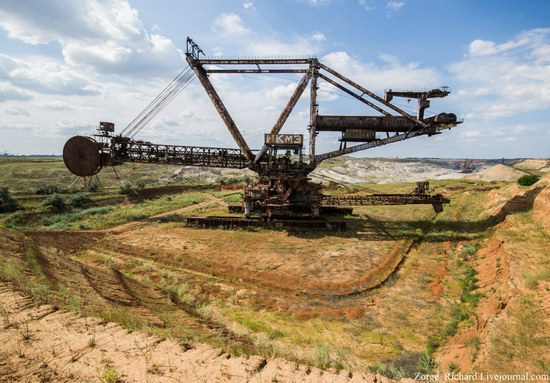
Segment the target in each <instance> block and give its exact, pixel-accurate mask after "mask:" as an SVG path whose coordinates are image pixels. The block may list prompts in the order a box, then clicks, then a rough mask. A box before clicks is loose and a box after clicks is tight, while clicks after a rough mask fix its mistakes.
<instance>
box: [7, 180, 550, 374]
mask: <svg viewBox="0 0 550 383" xmlns="http://www.w3.org/2000/svg"><path fill="white" fill-rule="evenodd" d="M548 180H549V179H548V177H544V178H543V179H542V180H541V181H540V182H541V183H540V185H538V186H537V185H534V186H533V187H530V188H522V187H519V186H517V185H512V184H510V185H506V186H502V187H501V185H499V187H498V188H497V187H495V188H493V190H489V189H487V188H478V189H475V187H474V186H472V188H471V189H468V190H466V186H464V187H461V188H458V189H453V190H454V191H451V189H449V190H448V192H452V193H453V195H452V201H453V202H452V203H451V205H450V206H447V207H446V210H445V212H444V213H442V214H440V215H437V216H435V215H434V214H433V212H432V211H431V210H430V208H429V207H406V208H405V207H400V208H399V210H389V209H388V208H387V207H386V208H372V209H371V208H369V209H367V208H358V209H356V210H357V213H356V216H354V217H352V218H350V221H351V222H352V224H351V225H350V226H351V227H352V230H350V231H348V232H346V233H336V234H333V233H331V234H326V233H311V232H299V231H289V232H286V231H267V230H260V231H245V230H237V231H229V230H199V229H192V228H187V227H184V226H183V225H182V224H181V223H179V222H174V221H172V222H166V221H163V218H166V217H169V216H173V215H177V214H188V213H191V212H192V211H193V210H194V209H201V208H206V207H208V206H211V205H213V204H214V205H216V204H217V205H219V206H220V208H221V207H224V206H225V205H224V203H223V201H221V200H220V199H217V198H216V197H214V195H212V197H211V198H208V199H207V200H206V201H204V202H201V203H199V204H196V205H194V206H190V207H185V208H182V209H178V210H176V211H171V212H168V213H163V214H161V215H158V216H155V217H149V219H147V220H145V221H141V222H131V223H127V224H124V225H120V226H117V227H114V228H111V229H107V230H96V231H92V230H81V231H72V232H71V231H57V232H56V231H51V232H48V231H31V232H27V233H15V232H12V231H7V230H0V238H1V240H0V252H1V253H2V256H3V257H4V259H10V260H11V261H12V263H11V264H10V265H11V266H12V268H11V269H10V268H6V267H7V266H6V265H8V264H6V263H4V264H3V269H2V272H3V275H8V276H11V278H12V279H13V281H15V282H17V281H19V282H20V281H23V282H25V283H27V282H33V283H34V284H35V286H36V287H35V288H34V290H33V291H28V293H29V294H24V293H18V292H16V291H15V290H14V288H13V285H15V284H16V283H14V284H13V285H12V284H10V283H7V282H2V283H1V284H0V303H1V306H0V309H1V311H0V313H1V314H2V316H1V317H0V319H1V320H2V321H3V326H2V327H1V331H0V344H1V345H2V346H0V381H6V382H8V381H29V382H42V381H52V382H53V381H56V382H57V381H62V382H63V381H65V382H69V381H71V382H72V381H76V382H88V381H106V382H107V381H111V382H114V381H117V379H116V378H118V379H119V380H120V381H124V382H157V381H158V382H164V381H166V382H168V381H181V382H195V381H196V382H203V381H204V382H206V381H208V382H210V381H219V382H226V381H235V382H237V381H239V382H240V381H258V382H264V381H279V382H302V381H308V382H309V381H311V382H318V381H327V382H329V381H330V382H332V381H335V382H339V381H342V382H347V381H357V382H359V381H361V382H363V381H366V382H387V381H389V380H387V378H383V377H382V376H380V375H373V374H370V373H368V372H367V371H369V367H372V366H384V365H385V364H386V363H393V362H394V361H395V360H398V361H399V360H401V363H402V364H401V365H400V366H404V365H405V362H403V360H405V361H407V360H412V358H413V357H414V358H417V357H418V356H419V355H420V354H422V353H424V352H425V350H426V344H427V343H428V340H429V339H430V337H433V336H438V334H441V333H443V332H444V331H445V329H446V328H447V327H448V325H449V322H450V320H451V319H450V318H451V317H452V315H454V314H453V312H452V309H451V307H452V305H454V304H456V303H457V302H459V301H460V299H461V294H462V291H461V286H460V282H461V278H463V275H458V274H457V271H456V270H457V264H459V263H460V264H464V263H466V264H468V265H470V266H471V267H472V268H473V269H474V270H475V272H476V280H477V282H476V283H477V286H476V291H478V292H479V293H481V294H482V295H483V296H482V298H481V299H480V301H479V303H478V304H477V306H476V307H475V310H474V311H473V312H472V313H469V316H468V319H467V320H463V321H461V322H460V323H459V324H458V326H457V331H456V332H455V333H454V334H452V335H450V336H448V337H446V338H445V339H444V340H443V343H442V344H441V345H440V348H439V349H438V351H437V352H436V354H435V357H436V361H437V363H438V364H439V367H438V368H440V369H441V371H446V370H448V369H449V366H451V365H456V366H458V368H460V370H461V371H469V370H471V369H476V368H477V369H479V368H483V369H489V368H490V367H491V366H496V367H491V368H498V367H499V366H500V368H505V366H511V367H510V369H512V368H519V367H526V368H527V369H528V370H530V371H537V368H538V367H537V365H541V364H540V363H543V364H542V365H543V366H546V364H544V363H548V365H550V360H548V358H547V357H546V356H544V351H543V350H545V347H547V346H550V344H548V342H547V341H545V340H544V339H546V338H545V336H547V334H548V333H549V332H548V331H547V330H548V329H547V327H545V326H548V324H549V323H547V322H548V320H547V318H548V317H550V315H549V314H550V312H549V310H550V309H549V307H550V296H549V295H548V291H550V285H549V283H550V282H548V280H550V277H549V275H550V274H544V273H543V271H544V270H545V269H547V265H548V262H550V259H548V256H547V255H548V254H547V252H546V250H547V249H548V246H550V239H549V233H548V227H549V226H548V225H549V224H548V219H547V217H548V214H547V213H548V211H549V210H548V209H549V206H550V204H549V201H550V198H549V194H548V190H549V189H548V187H547V186H548V183H549V182H548ZM463 206H468V207H469V208H468V209H464V208H463ZM377 209H378V210H377ZM468 246H469V247H470V248H475V249H476V250H474V251H473V252H471V253H470V254H469V253H467V252H466V251H465V250H464V249H466V248H467V247H468ZM476 246H477V247H476ZM477 249H479V250H477ZM14 265H15V266H14ZM541 270H542V271H541ZM23 284H24V283H23ZM43 290H44V291H46V292H45V293H43V294H42V296H43V297H46V298H45V299H42V300H41V299H40V297H41V291H42V292H43ZM54 292H55V294H54ZM48 293H50V295H48ZM29 295H33V296H34V298H29ZM50 296H53V297H54V298H50ZM37 297H38V299H37ZM525 297H528V298H529V299H528V300H526V298H525ZM45 301H46V302H47V303H48V304H44V302H45ZM526 302H527V303H526ZM526 304H528V305H529V307H528V309H525V305H526ZM521 309H525V310H524V311H525V312H526V313H529V315H531V317H532V318H535V317H536V318H538V316H537V315H540V314H542V315H543V319H541V321H539V322H532V323H531V322H529V323H531V325H532V326H533V328H537V329H539V331H540V332H541V334H542V335H541V337H540V339H539V337H538V335H536V336H535V337H531V338H529V337H528V336H527V335H526V337H527V338H525V339H527V340H528V341H525V342H526V343H525V344H521V341H522V340H521V339H520V340H519V341H518V340H517V339H515V338H513V337H512V338H509V339H508V338H507V339H505V340H502V339H499V338H497V337H496V335H497V334H499V332H502V331H504V332H506V333H510V334H516V333H518V334H523V333H525V334H528V333H529V331H531V330H530V329H531V328H530V327H529V328H527V327H521V325H520V322H521V321H518V320H519V318H523V317H521V315H519V314H517V313H518V312H519V310H521ZM77 313H80V314H77ZM518 315H519V316H518ZM545 318H546V319H545ZM115 322H117V323H119V324H115ZM120 324H122V326H121V325H120ZM522 339H523V338H522ZM506 342H510V344H512V345H513V344H514V342H516V343H517V342H519V344H520V346H521V347H520V346H517V347H520V348H514V347H515V346H507V345H508V343H506ZM529 342H531V343H529ZM506 349H514V352H516V351H517V350H520V349H521V350H528V349H530V350H533V351H528V352H527V351H521V352H523V354H517V355H520V356H517V355H516V359H517V358H522V359H525V360H526V361H523V360H522V362H523V364H522V363H519V362H517V360H514V359H512V360H511V361H510V360H507V359H505V358H504V357H502V356H499V355H503V350H506ZM517 352H520V351H517ZM537 354H538V355H539V356H538V357H537ZM250 355H252V356H250ZM283 357H284V358H283ZM400 357H401V358H402V359H399V358H400ZM285 358H286V359H285ZM407 358H409V359H407ZM530 359H532V362H531V361H530ZM290 360H292V361H290ZM396 363H397V362H396ZM411 363H412V362H411ZM411 363H409V364H411ZM537 363H538V364H537ZM312 365H318V366H323V368H314V367H309V366H312ZM503 366H504V367H503ZM336 367H337V368H336ZM406 367H408V368H412V369H414V368H416V359H415V361H414V364H412V367H411V366H410V365H407V366H406ZM413 371H414V370H413ZM518 371H519V370H518ZM512 372H513V371H512Z"/></svg>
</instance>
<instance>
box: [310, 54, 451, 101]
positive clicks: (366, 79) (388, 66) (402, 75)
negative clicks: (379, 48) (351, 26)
mask: <svg viewBox="0 0 550 383" xmlns="http://www.w3.org/2000/svg"><path fill="white" fill-rule="evenodd" d="M380 59H381V61H382V63H383V65H376V64H373V63H364V62H361V61H359V60H358V59H355V58H353V57H351V56H350V55H349V54H348V53H346V52H333V53H329V54H327V55H325V56H324V57H323V58H322V60H321V61H322V62H323V63H325V64H326V65H328V66H329V67H332V68H333V69H335V70H337V71H339V72H341V73H344V74H345V75H346V77H348V78H351V79H352V80H354V81H356V82H358V83H360V84H363V85H364V86H365V87H367V88H370V89H372V90H375V91H379V92H380V91H383V90H384V89H386V88H409V89H414V88H426V87H437V86H440V85H441V75H440V74H439V73H438V72H437V71H436V70H435V69H432V68H421V67H420V64H418V63H408V64H401V63H400V62H399V60H398V59H397V58H396V57H394V56H390V55H381V56H380Z"/></svg>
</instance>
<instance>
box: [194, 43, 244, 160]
mask: <svg viewBox="0 0 550 383" xmlns="http://www.w3.org/2000/svg"><path fill="white" fill-rule="evenodd" d="M187 62H188V63H189V66H191V67H192V68H193V70H194V71H195V74H196V75H197V77H198V79H199V81H200V82H201V84H202V86H203V87H204V90H205V91H206V94H208V97H210V99H211V100H212V103H213V104H214V107H215V108H216V110H217V111H218V113H219V115H220V117H221V118H222V120H223V122H224V123H225V126H226V127H227V129H228V130H229V133H231V136H233V139H234V140H235V142H236V143H237V145H238V146H239V149H241V151H242V152H243V155H244V156H245V157H246V159H247V160H249V161H251V160H252V159H253V158H254V156H253V155H252V152H251V151H250V148H249V147H248V144H247V143H246V141H245V140H244V138H243V136H242V134H241V132H240V131H239V129H238V128H237V125H236V124H235V121H233V118H232V117H231V115H230V114H229V112H228V110H227V108H226V107H225V105H224V103H223V101H222V100H221V98H220V96H219V95H218V92H216V90H215V89H214V86H213V85H212V83H211V82H210V79H209V78H208V76H207V75H206V72H205V71H204V68H202V66H200V65H199V64H198V63H197V61H196V60H195V59H194V58H193V57H192V56H191V55H189V54H188V55H187Z"/></svg>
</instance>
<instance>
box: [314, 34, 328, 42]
mask: <svg viewBox="0 0 550 383" xmlns="http://www.w3.org/2000/svg"><path fill="white" fill-rule="evenodd" d="M311 39H312V40H313V41H325V40H326V39H327V38H326V37H325V35H324V34H323V33H322V32H315V33H314V34H313V35H311Z"/></svg>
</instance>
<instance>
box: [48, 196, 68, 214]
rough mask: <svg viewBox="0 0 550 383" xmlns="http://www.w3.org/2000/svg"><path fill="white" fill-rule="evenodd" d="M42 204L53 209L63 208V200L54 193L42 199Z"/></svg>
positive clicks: (60, 209)
mask: <svg viewBox="0 0 550 383" xmlns="http://www.w3.org/2000/svg"><path fill="white" fill-rule="evenodd" d="M44 206H47V207H49V208H50V209H51V210H53V211H57V212H60V211H63V210H65V200H64V199H63V197H61V196H60V195H59V194H57V193H54V194H52V195H51V196H50V197H48V198H46V199H45V200H44Z"/></svg>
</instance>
